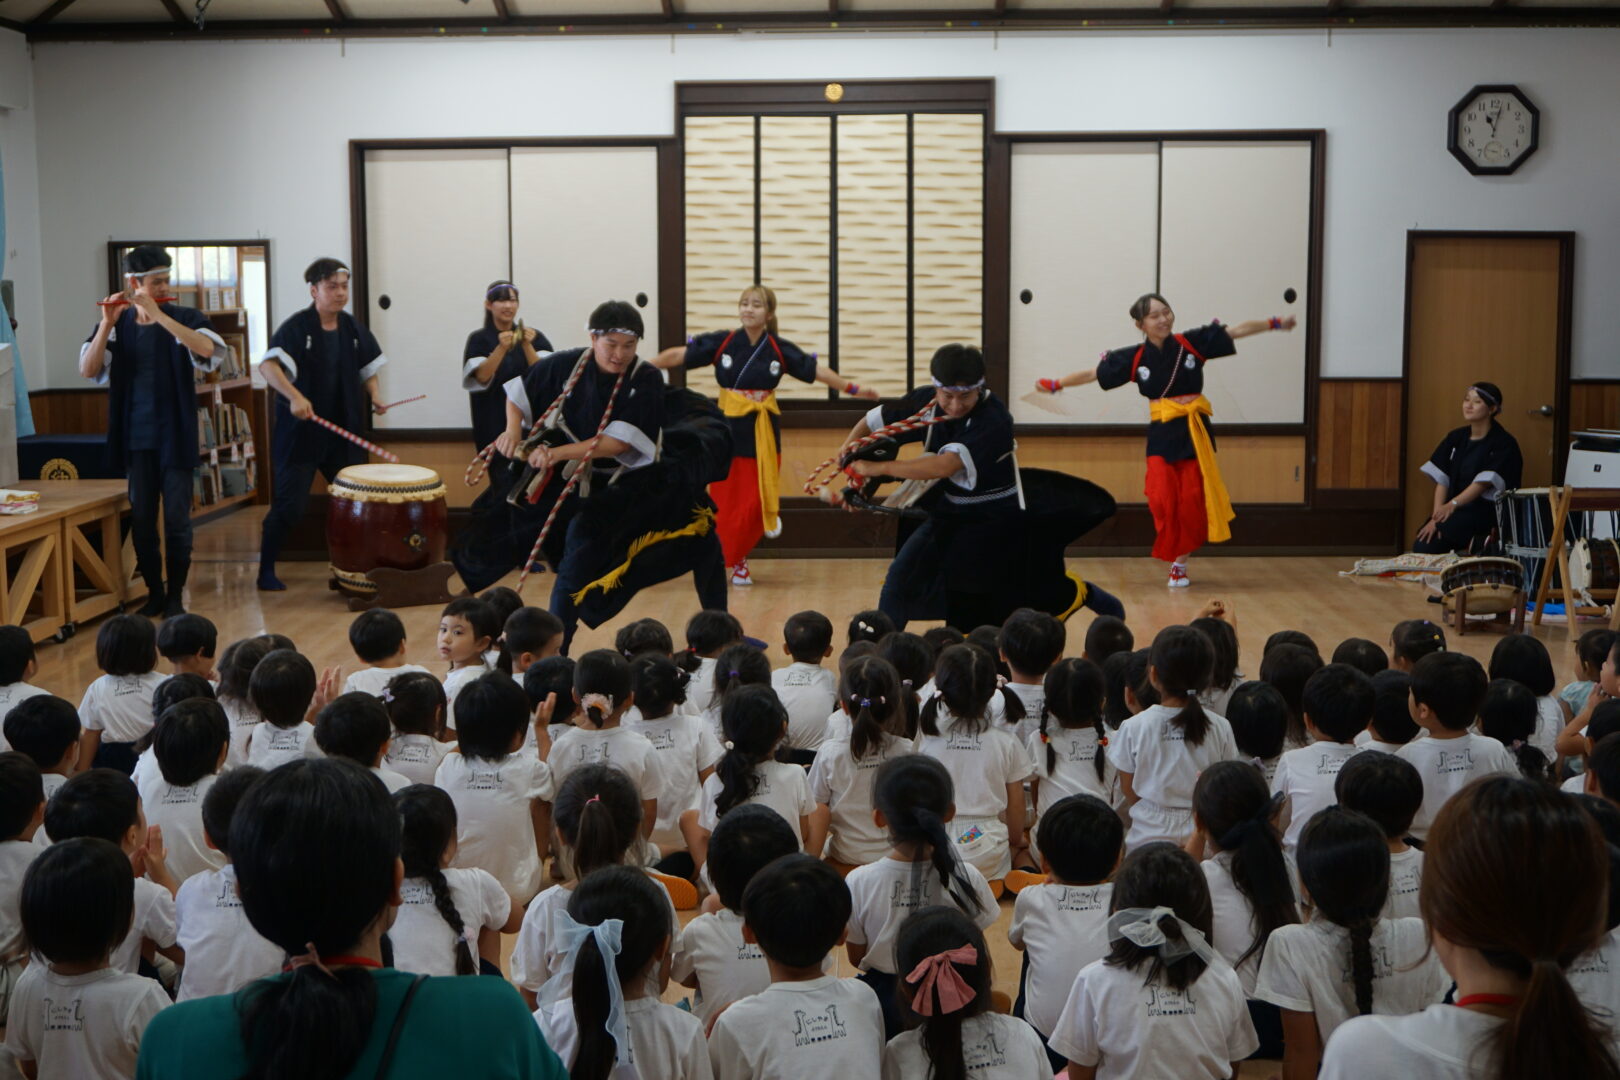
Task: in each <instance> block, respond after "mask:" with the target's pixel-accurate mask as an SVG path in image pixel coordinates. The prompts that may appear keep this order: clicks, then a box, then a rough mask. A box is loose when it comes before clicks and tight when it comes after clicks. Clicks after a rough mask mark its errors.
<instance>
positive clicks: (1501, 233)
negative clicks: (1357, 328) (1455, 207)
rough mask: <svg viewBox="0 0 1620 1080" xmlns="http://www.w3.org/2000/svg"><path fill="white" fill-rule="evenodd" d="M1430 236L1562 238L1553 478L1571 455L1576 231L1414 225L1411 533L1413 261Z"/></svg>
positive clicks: (1407, 303) (1405, 332) (1404, 468)
mask: <svg viewBox="0 0 1620 1080" xmlns="http://www.w3.org/2000/svg"><path fill="white" fill-rule="evenodd" d="M1424 240H1556V241H1557V242H1558V342H1557V345H1556V346H1555V348H1554V358H1555V364H1556V370H1555V371H1554V373H1553V467H1552V479H1553V482H1554V483H1557V482H1559V477H1560V476H1562V474H1563V470H1564V465H1565V461H1566V458H1567V456H1568V454H1569V370H1570V342H1571V334H1572V328H1573V326H1574V321H1575V233H1574V232H1573V231H1570V232H1559V231H1544V230H1525V231H1514V230H1511V229H1408V230H1407V231H1406V297H1405V300H1404V302H1403V305H1404V311H1403V313H1402V315H1401V457H1400V461H1401V466H1400V482H1401V483H1400V492H1401V497H1400V511H1399V514H1400V520H1401V532H1402V535H1405V532H1406V494H1407V491H1406V488H1407V484H1409V483H1410V482H1411V476H1410V469H1409V467H1408V458H1409V456H1410V454H1411V447H1410V446H1409V445H1408V443H1409V442H1410V439H1409V437H1408V436H1409V434H1410V432H1409V431H1408V427H1407V425H1408V422H1409V420H1410V417H1411V408H1412V392H1411V391H1412V384H1411V372H1412V261H1413V260H1414V259H1415V258H1416V257H1417V246H1418V244H1419V243H1420V242H1422V241H1424Z"/></svg>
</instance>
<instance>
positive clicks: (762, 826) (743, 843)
mask: <svg viewBox="0 0 1620 1080" xmlns="http://www.w3.org/2000/svg"><path fill="white" fill-rule="evenodd" d="M799 850H800V845H799V841H798V840H797V839H795V838H794V836H793V826H791V825H789V824H788V823H787V819H786V818H784V817H783V816H782V815H781V814H778V813H777V812H776V811H775V810H772V809H771V808H770V807H768V806H760V805H758V804H749V805H746V806H739V807H736V808H735V809H733V810H732V811H731V813H729V814H727V815H726V816H725V817H723V818H721V819H720V821H719V823H718V824H716V825H715V827H714V835H713V836H712V837H710V839H709V861H708V863H707V866H708V868H709V880H710V881H712V882H713V883H714V891H715V895H716V896H718V897H719V898H720V903H722V904H724V905H725V906H726V907H727V908H730V909H731V910H732V911H735V912H737V913H738V914H741V913H742V902H743V891H744V890H745V889H747V888H748V883H749V882H750V881H752V880H754V875H755V874H757V873H759V872H760V871H761V870H762V869H764V868H765V867H766V866H767V865H769V864H770V863H772V862H774V861H775V860H777V859H780V858H781V857H782V856H784V855H793V854H796V853H797V852H798V851H799Z"/></svg>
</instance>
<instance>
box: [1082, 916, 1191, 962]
mask: <svg viewBox="0 0 1620 1080" xmlns="http://www.w3.org/2000/svg"><path fill="white" fill-rule="evenodd" d="M1162 919H1175V920H1176V923H1177V924H1178V925H1179V926H1180V927H1181V937H1182V940H1180V941H1175V940H1172V939H1171V938H1168V937H1166V936H1165V933H1164V928H1163V927H1161V926H1160V925H1159V922H1160V920H1162ZM1108 940H1109V941H1120V940H1125V941H1129V942H1130V943H1131V944H1133V945H1140V946H1141V947H1142V948H1144V949H1157V950H1158V951H1159V959H1161V960H1163V961H1164V962H1165V963H1167V964H1173V963H1175V962H1176V961H1177V960H1180V959H1181V958H1182V957H1183V956H1186V955H1187V954H1189V953H1192V954H1194V955H1196V956H1197V957H1198V958H1199V959H1200V960H1202V961H1203V962H1204V963H1206V964H1211V963H1214V962H1215V950H1214V949H1213V948H1211V947H1210V944H1209V941H1208V939H1206V938H1205V937H1204V935H1203V932H1202V931H1200V930H1199V929H1198V928H1197V927H1195V926H1191V925H1189V924H1188V923H1186V922H1184V921H1182V920H1181V919H1180V918H1179V917H1177V915H1176V912H1175V909H1174V908H1167V907H1156V908H1121V909H1120V910H1118V911H1116V912H1114V913H1113V914H1112V915H1110V916H1108Z"/></svg>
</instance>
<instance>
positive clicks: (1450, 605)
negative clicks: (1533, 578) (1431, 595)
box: [1440, 555, 1525, 615]
mask: <svg viewBox="0 0 1620 1080" xmlns="http://www.w3.org/2000/svg"><path fill="white" fill-rule="evenodd" d="M1440 592H1441V595H1442V597H1443V599H1442V601H1441V602H1442V603H1443V604H1444V605H1445V608H1446V611H1447V612H1451V611H1454V610H1456V608H1457V604H1458V601H1459V600H1461V599H1463V598H1464V597H1466V600H1464V602H1463V606H1464V608H1465V609H1466V611H1467V612H1468V614H1470V615H1501V614H1503V613H1505V612H1510V611H1514V610H1515V609H1518V608H1522V607H1523V605H1524V600H1525V593H1524V567H1522V566H1520V565H1519V561H1518V560H1517V559H1504V558H1501V557H1500V556H1495V555H1485V556H1480V557H1478V558H1473V559H1459V560H1458V561H1457V562H1455V563H1453V564H1452V565H1451V566H1449V567H1447V568H1446V569H1445V570H1443V571H1441V573H1440Z"/></svg>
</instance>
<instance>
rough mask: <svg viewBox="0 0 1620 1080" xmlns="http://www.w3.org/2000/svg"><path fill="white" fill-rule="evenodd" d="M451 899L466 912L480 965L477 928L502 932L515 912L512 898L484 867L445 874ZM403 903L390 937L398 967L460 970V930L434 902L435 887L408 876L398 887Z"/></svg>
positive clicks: (430, 972) (428, 971)
mask: <svg viewBox="0 0 1620 1080" xmlns="http://www.w3.org/2000/svg"><path fill="white" fill-rule="evenodd" d="M444 880H445V884H446V885H448V886H449V888H450V903H451V904H452V905H454V907H455V909H456V911H457V912H458V913H459V914H460V915H461V925H462V928H463V929H464V931H465V932H466V935H467V949H468V951H470V952H471V953H472V958H473V963H474V964H477V963H478V932H479V931H480V930H499V929H500V928H501V927H503V926H505V925H506V920H507V918H508V916H510V915H511V914H512V898H511V897H510V896H508V895H506V890H505V889H503V888H501V883H500V882H498V881H496V880H495V878H494V877H493V876H492V875H490V874H489V873H487V872H486V871H483V870H455V869H450V870H446V871H445V872H444ZM399 896H400V900H401V901H402V903H401V904H400V906H399V907H397V908H395V909H394V910H395V911H396V912H397V914H396V915H395V916H394V925H393V926H391V927H389V929H388V940H389V941H391V942H393V945H394V967H395V968H396V969H398V970H399V971H411V972H415V973H416V974H418V975H454V974H455V973H456V941H457V938H456V934H455V931H453V930H451V929H450V924H449V923H448V922H446V921H445V920H444V916H443V915H440V914H439V908H438V906H437V905H436V904H435V903H434V902H433V886H432V885H430V884H429V883H428V880H427V879H426V878H406V879H405V881H404V882H403V883H402V884H401V885H400V887H399Z"/></svg>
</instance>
